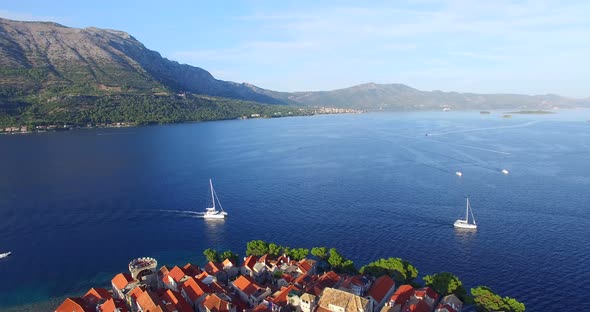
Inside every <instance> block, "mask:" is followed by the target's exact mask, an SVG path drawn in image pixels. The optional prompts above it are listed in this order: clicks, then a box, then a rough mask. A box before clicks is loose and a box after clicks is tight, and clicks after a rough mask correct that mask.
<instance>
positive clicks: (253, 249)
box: [246, 240, 268, 256]
mask: <svg viewBox="0 0 590 312" xmlns="http://www.w3.org/2000/svg"><path fill="white" fill-rule="evenodd" d="M267 253H268V243H267V242H265V241H262V240H253V241H249V242H248V243H247V244H246V255H248V256H250V255H254V256H262V255H265V254H267Z"/></svg>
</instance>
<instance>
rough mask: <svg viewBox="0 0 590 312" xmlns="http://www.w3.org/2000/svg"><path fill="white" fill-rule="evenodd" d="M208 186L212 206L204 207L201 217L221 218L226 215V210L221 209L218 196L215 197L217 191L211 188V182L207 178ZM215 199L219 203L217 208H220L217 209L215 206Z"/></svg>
mask: <svg viewBox="0 0 590 312" xmlns="http://www.w3.org/2000/svg"><path fill="white" fill-rule="evenodd" d="M209 186H210V187H211V201H212V202H213V207H208V208H206V209H205V214H203V218H205V219H223V218H225V216H227V212H225V211H223V207H222V206H221V202H220V201H219V197H217V193H215V189H214V188H213V182H212V181H211V179H209ZM215 200H217V202H218V203H219V208H220V209H221V210H217V208H216V207H215Z"/></svg>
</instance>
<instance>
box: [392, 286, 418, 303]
mask: <svg viewBox="0 0 590 312" xmlns="http://www.w3.org/2000/svg"><path fill="white" fill-rule="evenodd" d="M413 295H414V287H412V286H410V285H401V286H400V287H399V288H398V289H397V290H396V291H395V292H394V293H393V295H392V296H391V299H389V300H390V301H393V303H394V304H399V305H404V304H405V303H406V302H407V301H408V300H410V297H412V296H413Z"/></svg>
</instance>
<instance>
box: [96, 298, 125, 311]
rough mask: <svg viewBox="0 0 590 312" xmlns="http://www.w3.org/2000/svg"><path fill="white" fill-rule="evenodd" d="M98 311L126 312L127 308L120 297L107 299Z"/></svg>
mask: <svg viewBox="0 0 590 312" xmlns="http://www.w3.org/2000/svg"><path fill="white" fill-rule="evenodd" d="M99 311H100V312H128V311H129V309H128V308H127V305H125V301H124V300H122V299H113V298H111V299H109V300H107V301H106V302H105V303H104V304H102V305H101V306H100V308H99Z"/></svg>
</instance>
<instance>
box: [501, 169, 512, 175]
mask: <svg viewBox="0 0 590 312" xmlns="http://www.w3.org/2000/svg"><path fill="white" fill-rule="evenodd" d="M502 173H503V174H509V173H510V172H509V171H508V170H506V169H502Z"/></svg>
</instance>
